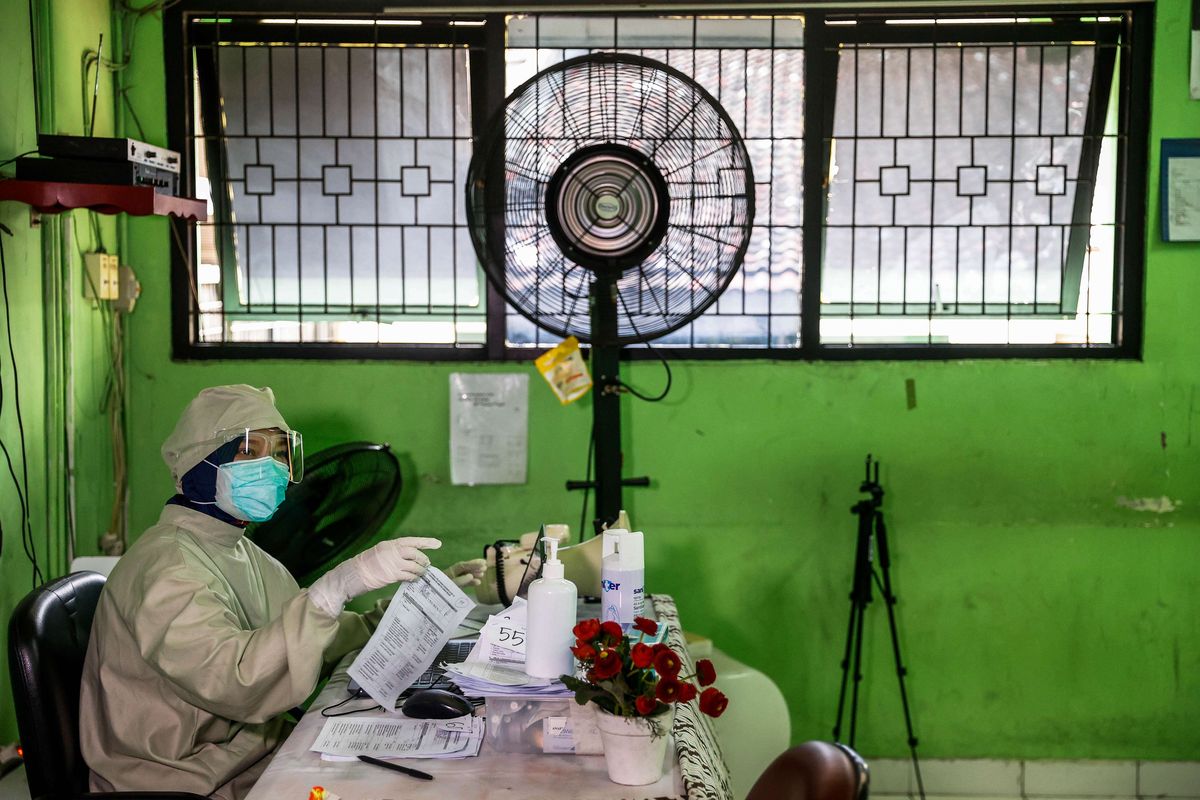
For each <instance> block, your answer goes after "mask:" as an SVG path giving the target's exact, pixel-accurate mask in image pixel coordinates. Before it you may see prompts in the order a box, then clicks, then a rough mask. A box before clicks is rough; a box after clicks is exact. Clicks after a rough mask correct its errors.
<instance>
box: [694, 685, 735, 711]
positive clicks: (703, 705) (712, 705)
mask: <svg viewBox="0 0 1200 800" xmlns="http://www.w3.org/2000/svg"><path fill="white" fill-rule="evenodd" d="M728 705H729V698H728V697H726V696H725V695H723V694H721V691H720V690H719V689H714V688H712V687H709V688H707V689H705V690H704V691H703V692H701V693H700V710H701V711H703V712H704V713H705V714H708V715H709V716H710V717H714V718H715V717H719V716H721V715H722V714H724V713H725V709H726V707H727V706H728Z"/></svg>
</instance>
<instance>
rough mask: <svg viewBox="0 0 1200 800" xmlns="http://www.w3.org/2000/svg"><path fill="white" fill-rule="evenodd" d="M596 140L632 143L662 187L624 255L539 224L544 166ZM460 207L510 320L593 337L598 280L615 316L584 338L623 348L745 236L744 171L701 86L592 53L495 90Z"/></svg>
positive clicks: (596, 144)
mask: <svg viewBox="0 0 1200 800" xmlns="http://www.w3.org/2000/svg"><path fill="white" fill-rule="evenodd" d="M603 147H624V148H630V149H632V150H633V151H636V152H637V153H638V154H640V155H641V156H642V157H643V158H644V159H646V160H647V161H648V162H650V163H651V164H652V165H653V168H654V169H655V170H656V171H657V173H658V175H659V176H661V179H662V182H663V183H664V185H665V190H666V198H667V203H666V208H665V209H663V213H664V214H665V220H664V221H663V224H662V226H661V227H662V231H661V239H660V240H659V241H658V243H657V245H656V246H654V247H653V249H652V250H651V251H650V252H648V253H645V254H642V253H638V254H637V255H638V256H639V257H638V259H636V260H632V262H630V261H629V260H622V259H619V258H614V259H610V260H609V261H608V263H607V264H606V263H603V261H604V260H603V259H600V260H597V259H595V258H592V259H589V258H580V257H579V255H578V253H575V254H572V253H570V252H568V251H567V249H566V248H565V247H564V244H565V243H566V242H564V235H563V232H562V231H559V230H558V229H557V227H555V226H552V225H551V224H549V222H550V220H549V219H548V214H547V211H548V209H547V194H548V190H549V188H550V187H551V186H552V185H553V183H554V180H555V176H556V175H557V174H558V173H559V171H560V170H561V169H562V167H563V165H564V164H565V163H567V162H568V161H569V160H570V159H571V158H572V156H574V155H575V154H576V153H578V152H579V151H581V150H585V149H588V148H603ZM633 183H634V180H633V179H629V180H628V181H627V183H626V184H624V185H623V186H625V187H628V186H631V185H633ZM467 213H468V220H469V222H470V230H471V236H472V240H473V242H474V244H475V247H476V250H477V252H478V254H479V256H480V260H481V262H482V263H483V267H484V270H485V272H486V273H487V275H488V277H489V279H490V280H491V281H492V283H493V285H494V286H495V287H496V288H497V290H498V291H500V292H501V294H503V295H504V297H505V299H506V300H508V302H509V303H510V304H511V305H512V306H513V307H514V308H516V309H517V310H518V311H519V312H520V313H521V314H522V315H523V316H525V317H526V318H527V319H529V320H530V321H531V322H533V323H534V324H535V325H538V326H539V327H541V328H543V329H545V330H547V331H550V332H552V333H555V334H557V335H559V336H569V335H574V336H576V337H578V338H579V339H581V340H583V341H585V342H595V338H596V337H594V335H593V330H592V315H591V308H590V306H591V302H590V301H591V299H592V298H591V295H592V292H593V284H594V283H595V282H596V280H597V278H598V276H602V277H603V279H604V281H605V283H608V282H609V281H610V280H611V281H612V286H613V295H614V297H613V301H614V302H615V305H616V316H617V322H616V333H615V337H614V338H613V339H612V341H611V342H610V341H608V340H607V339H606V341H602V342H597V343H601V344H607V343H614V344H629V343H633V342H638V341H648V340H650V339H654V338H657V337H659V336H662V335H664V334H666V333H669V332H671V331H673V330H676V329H677V328H680V327H682V326H683V325H686V324H687V323H688V322H690V321H692V320H694V319H695V318H696V317H698V316H699V315H700V314H702V313H703V312H704V311H705V309H707V308H708V307H709V306H710V305H712V303H713V302H715V301H716V299H717V298H718V297H719V296H720V294H721V292H722V291H724V289H725V287H726V286H728V284H729V282H730V280H731V279H732V278H733V276H734V275H735V274H736V273H737V270H738V268H739V267H740V265H741V263H742V260H743V258H744V256H745V253H746V248H747V246H748V244H749V239H750V228H751V223H752V221H753V219H754V176H753V171H752V168H751V165H750V158H749V155H748V153H747V151H746V147H745V144H744V142H743V141H742V137H741V135H740V133H739V132H738V130H737V127H736V126H735V124H734V123H733V121H732V119H731V118H730V117H729V115H728V114H727V113H726V112H725V110H724V109H723V108H722V107H721V105H720V103H718V102H717V100H716V99H714V98H713V97H712V95H711V94H709V93H708V91H706V90H705V89H704V88H703V87H701V86H700V85H698V84H697V83H696V82H695V81H693V80H692V79H691V78H689V77H687V76H686V75H684V74H683V73H682V72H680V71H678V70H676V69H674V68H672V67H669V66H667V65H666V64H662V63H660V62H657V61H654V60H652V59H648V58H645V57H642V56H636V55H632V54H627V53H610V52H604V53H592V54H588V55H584V56H579V57H577V58H573V59H569V60H566V61H563V62H561V63H559V64H556V65H554V66H552V67H550V68H548V69H546V70H544V71H542V72H541V73H539V74H537V75H535V76H534V77H533V78H531V79H530V80H528V81H526V82H525V83H524V84H522V85H521V86H520V87H518V88H517V89H516V90H515V91H514V92H513V93H512V94H511V95H510V96H509V98H508V100H507V101H506V103H505V105H504V107H503V108H501V109H500V110H499V111H498V112H497V113H496V115H495V116H494V117H493V119H492V121H491V124H490V125H489V127H488V129H487V134H486V135H485V137H484V138H483V140H482V141H481V142H480V144H479V146H478V147H477V148H476V151H475V154H474V157H473V158H472V161H471V165H470V169H469V171H468V182H467ZM578 232H579V231H578V230H576V231H575V233H578ZM570 233H571V231H568V232H566V234H565V235H566V238H567V239H568V240H570V239H572V238H574V237H571V236H570Z"/></svg>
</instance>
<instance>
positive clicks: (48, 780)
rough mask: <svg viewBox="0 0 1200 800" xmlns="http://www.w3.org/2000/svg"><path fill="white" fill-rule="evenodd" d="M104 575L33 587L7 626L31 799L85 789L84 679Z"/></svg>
mask: <svg viewBox="0 0 1200 800" xmlns="http://www.w3.org/2000/svg"><path fill="white" fill-rule="evenodd" d="M103 588H104V576H103V575H100V574H98V573H95V572H76V573H72V574H71V575H67V576H66V577H65V578H58V579H57V580H53V581H50V582H49V583H47V584H45V585H43V586H41V587H39V588H37V589H34V590H33V591H32V592H30V593H29V594H28V595H26V596H25V598H24V599H23V600H22V601H21V602H20V604H19V605H18V606H17V607H16V609H15V610H14V611H13V614H12V618H11V619H10V620H9V623H8V657H9V671H10V673H11V675H12V689H13V701H14V707H15V708H16V712H17V727H18V729H19V730H20V733H21V746H22V748H23V749H24V752H25V772H26V777H27V779H28V781H29V792H30V795H31V796H33V797H40V796H42V795H47V794H63V795H68V794H73V793H77V792H86V791H87V787H88V768H87V764H86V763H85V762H84V760H83V754H82V753H81V752H80V749H79V681H80V678H81V676H82V675H83V658H84V656H85V655H86V654H87V647H88V637H89V636H90V635H91V632H92V617H93V616H94V615H95V613H96V603H97V601H98V600H99V599H100V590H101V589H103Z"/></svg>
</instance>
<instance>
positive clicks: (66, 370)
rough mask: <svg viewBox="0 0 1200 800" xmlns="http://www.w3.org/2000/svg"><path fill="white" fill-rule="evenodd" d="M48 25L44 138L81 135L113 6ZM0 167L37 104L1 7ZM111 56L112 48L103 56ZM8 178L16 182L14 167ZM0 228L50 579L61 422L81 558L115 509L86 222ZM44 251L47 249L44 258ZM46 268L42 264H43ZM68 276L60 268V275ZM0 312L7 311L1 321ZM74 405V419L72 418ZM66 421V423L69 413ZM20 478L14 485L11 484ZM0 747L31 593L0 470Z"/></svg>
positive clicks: (104, 105)
mask: <svg viewBox="0 0 1200 800" xmlns="http://www.w3.org/2000/svg"><path fill="white" fill-rule="evenodd" d="M37 8H38V13H39V15H40V19H41V20H42V21H43V24H42V28H41V31H40V33H39V40H40V42H41V44H40V45H39V47H41V48H42V51H41V63H42V67H41V69H40V70H39V74H40V76H41V80H42V84H43V99H44V101H45V102H44V104H43V129H44V130H47V131H56V132H61V133H73V134H80V133H83V123H82V120H83V112H82V94H81V88H82V85H81V77H80V68H81V58H82V55H83V51H84V49H85V48H88V47H90V48H95V46H96V42H97V39H98V36H99V34H100V33H101V32H103V33H104V34H105V40H106V42H110V43H111V38H110V37H109V33H110V7H109V2H108V0H50V1H44V0H39V2H38V3H37ZM0 19H3V20H4V23H3V25H0V75H2V76H3V77H2V79H0V109H3V112H2V113H0V161H3V160H5V159H7V158H9V157H11V156H14V155H16V154H18V153H21V152H24V151H27V150H32V149H34V148H35V147H36V130H35V125H34V92H33V88H32V85H33V81H32V71H33V62H32V59H31V56H30V40H29V16H28V4H27V3H26V2H25V0H0ZM105 49H106V51H107V50H108V45H106V48H105ZM113 121H114V106H113V100H112V79H111V77H110V76H109V74H108V73H107V72H104V73H103V74H102V75H101V82H100V96H99V99H98V101H97V104H96V131H97V133H98V134H105V133H107V134H111V133H112V132H113ZM2 171H3V173H4V174H7V175H11V174H12V166H11V165H10V166H8V167H5V168H4V169H3V170H2ZM0 223H3V224H4V225H5V226H7V227H8V228H9V229H10V230H12V232H13V234H14V235H13V236H12V237H7V236H5V237H4V242H3V244H4V254H5V259H6V261H7V265H8V291H9V300H10V308H11V313H12V319H11V323H12V332H13V341H12V345H13V351H14V352H15V354H16V360H17V366H18V370H19V373H18V374H19V378H20V400H21V411H22V417H23V422H24V429H25V442H26V448H27V455H28V467H29V490H30V495H31V498H30V516H31V521H32V528H33V537H34V543H35V547H36V550H37V553H38V557H39V560H40V562H41V567H42V572H43V574H44V575H45V577H46V578H47V579H49V578H53V577H56V576H59V575H62V574H64V573H65V572H66V570H67V564H68V544H67V525H68V518H67V507H68V505H67V503H68V499H67V490H66V486H67V470H68V456H67V447H66V434H65V431H66V424H67V419H68V418H69V417H72V416H73V431H74V448H73V449H74V460H73V469H74V473H75V476H76V489H75V519H76V531H77V538H78V544H77V547H76V552H77V553H78V554H80V555H89V554H94V553H96V552H97V551H98V550H97V545H96V539H97V537H98V536H99V535H100V534H101V533H103V532H104V530H105V528H106V526H107V523H108V518H109V513H110V509H111V503H112V468H111V459H112V448H111V446H110V444H109V433H108V422H107V417H106V416H105V415H104V414H102V413H101V412H100V402H101V397H102V395H103V391H104V381H105V378H106V376H107V363H108V355H107V353H108V349H107V346H106V338H105V329H104V327H103V326H102V324H101V321H100V317H99V314H97V313H96V312H95V311H94V310H93V309H92V308H91V304H90V302H88V301H85V300H84V299H83V297H82V288H81V286H82V284H81V283H80V281H81V280H82V275H83V272H82V271H83V266H82V260H81V259H80V257H79V252H80V251H83V250H90V249H92V248H93V247H94V243H93V241H92V238H91V235H90V234H89V230H90V225H89V222H88V219H87V217H86V216H85V215H84V214H82V213H81V212H74V213H73V214H64V215H60V216H45V217H43V218H42V222H41V225H40V226H39V227H37V228H34V227H31V225H30V214H29V208H28V207H27V206H24V205H20V204H17V203H9V202H6V203H0ZM99 224H100V232H101V238H102V239H103V242H104V244H105V245H107V247H108V248H109V249H110V250H111V249H112V248H114V247H115V246H116V240H117V236H116V233H117V229H116V223H115V221H114V220H113V219H111V218H105V219H101V220H100V221H99ZM44 247H45V248H46V249H44ZM47 255H48V256H49V258H48V259H47V257H46V256H47ZM64 265H65V266H64ZM0 312H2V309H0ZM7 339H8V336H7V334H6V333H4V332H3V329H0V340H3V343H2V345H0V354H2V357H0V381H2V382H3V391H4V397H3V408H2V411H0V437H2V438H3V441H4V444H5V445H6V446H7V447H8V449H9V451H10V452H11V453H12V454H13V456H14V459H15V466H16V468H17V469H18V471H19V470H20V469H21V465H20V461H19V458H20V444H19V442H20V439H19V432H18V425H17V418H16V403H15V400H16V397H17V394H16V391H15V386H14V383H13V373H12V368H11V365H10V362H9V360H8V342H7ZM68 404H69V407H68ZM68 411H70V413H68ZM18 474H19V473H18ZM0 524H2V525H3V538H4V552H3V556H2V557H0V620H3V621H4V625H3V626H0V646H2V647H3V648H4V653H5V655H4V657H3V658H2V659H0V742H5V743H6V742H10V741H13V740H15V739H16V738H17V731H16V723H15V720H14V718H13V713H12V704H11V702H10V697H11V692H10V689H9V680H8V656H7V631H8V625H7V620H8V616H9V614H10V613H11V611H12V609H13V607H14V606H15V605H16V603H17V602H18V601H19V600H20V599H21V598H22V597H23V596H24V595H25V594H26V593H27V592H28V591H29V590H30V588H31V586H32V569H31V567H30V564H29V561H28V560H27V559H26V557H25V554H24V552H23V550H22V546H21V534H20V509H19V505H18V501H17V495H16V491H15V489H14V487H13V483H12V481H11V480H10V479H9V477H8V474H7V470H0Z"/></svg>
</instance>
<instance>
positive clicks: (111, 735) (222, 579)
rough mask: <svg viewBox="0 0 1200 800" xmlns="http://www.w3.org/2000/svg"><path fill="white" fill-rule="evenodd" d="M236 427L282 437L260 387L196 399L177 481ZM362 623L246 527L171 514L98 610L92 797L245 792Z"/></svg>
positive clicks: (169, 451) (176, 464) (88, 721)
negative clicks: (319, 596) (309, 586)
mask: <svg viewBox="0 0 1200 800" xmlns="http://www.w3.org/2000/svg"><path fill="white" fill-rule="evenodd" d="M238 427H245V428H253V429H260V428H273V427H274V428H280V429H282V430H288V428H287V425H286V423H285V422H284V421H283V418H282V417H281V416H280V415H279V413H278V412H277V411H276V410H275V405H274V397H273V396H272V395H271V392H270V390H269V389H266V390H259V389H254V388H251V387H249V386H226V387H217V388H215V389H207V390H205V391H204V392H201V393H200V395H199V396H198V397H197V398H196V399H195V400H193V401H192V403H191V404H190V405H189V406H188V408H187V409H186V410H185V412H184V414H183V417H182V418H181V419H180V421H179V424H178V425H177V426H176V428H175V431H174V432H173V433H172V434H171V436H170V437H169V438H168V439H167V441H166V443H165V444H164V445H163V448H162V454H163V459H164V460H165V461H166V462H167V465H168V466H169V467H170V468H171V473H172V475H173V476H174V478H175V482H176V486H177V487H179V486H180V479H181V478H182V476H183V475H184V474H185V473H187V472H188V470H190V469H192V467H194V466H196V465H197V464H199V463H200V462H201V461H202V460H204V459H205V457H206V456H207V455H208V454H209V453H211V452H212V451H213V450H214V449H215V448H216V447H218V446H219V445H220V444H221V443H220V442H219V441H213V435H214V432H216V431H221V430H226V429H231V428H238ZM369 616H371V617H373V619H368V618H366V617H364V616H363V615H360V614H355V613H351V612H343V613H342V614H341V615H340V616H338V617H337V618H333V617H331V616H329V614H327V613H326V612H324V611H321V610H320V609H318V608H317V607H316V606H315V605H313V603H312V602H311V601H310V600H309V597H308V591H307V590H303V591H302V590H301V589H300V588H299V587H298V586H297V584H296V581H295V580H294V579H293V578H292V576H291V575H290V574H289V573H288V571H287V570H286V569H285V568H284V567H283V565H281V564H280V563H279V562H278V561H276V560H275V559H274V558H272V557H271V556H269V555H267V554H266V553H265V552H263V551H262V550H261V549H260V548H259V547H257V546H256V545H255V544H254V543H253V542H250V541H248V540H246V539H245V537H244V536H243V529H242V528H241V527H238V526H235V525H229V524H226V523H224V522H222V521H220V520H219V519H217V518H215V517H213V516H209V515H207V514H204V513H202V512H199V511H195V510H193V509H190V508H186V507H183V506H178V505H168V506H167V507H166V508H165V509H164V510H163V512H162V515H161V517H159V521H158V524H157V525H155V526H153V527H152V528H150V529H149V530H148V531H146V532H145V533H144V534H143V535H142V536H141V538H139V539H138V540H137V542H136V543H135V544H134V545H133V546H132V547H131V548H130V550H129V552H128V553H126V554H125V555H124V556H123V557H122V558H121V560H120V561H119V562H118V563H117V565H116V568H115V569H114V570H113V572H112V574H111V576H110V577H109V579H108V582H107V584H106V585H105V587H104V591H103V592H102V593H101V595H100V600H99V605H98V607H97V609H96V616H95V620H94V623H93V626H92V635H91V641H90V644H89V646H88V652H87V658H86V661H85V663H84V669H83V680H82V685H81V697H80V701H81V702H80V743H81V745H82V749H83V756H84V759H85V760H86V761H87V764H88V766H89V767H90V768H91V771H92V778H91V788H92V789H93V790H94V791H111V790H114V789H115V790H134V789H148V790H155V789H156V790H178V791H190V792H196V793H198V794H211V795H212V796H214V797H218V798H223V799H224V800H235V799H236V798H239V797H242V796H244V795H245V794H246V792H247V791H248V790H249V788H250V787H251V786H252V785H253V784H254V781H255V780H256V779H257V778H258V776H259V775H260V774H261V772H262V770H263V769H264V768H265V767H266V764H267V762H268V761H269V759H268V758H267V757H268V756H269V755H270V754H271V752H272V751H273V750H274V749H275V747H276V746H277V745H278V744H279V743H280V742H281V741H282V740H283V739H284V738H285V737H286V735H287V733H288V730H289V725H288V723H287V721H286V720H285V719H284V718H282V717H281V716H280V715H281V714H283V713H284V712H285V711H287V710H288V709H290V708H293V707H295V706H297V705H299V704H300V703H302V702H304V700H305V699H306V698H308V697H309V695H310V694H311V693H312V691H313V689H314V688H315V687H316V685H317V682H318V680H319V679H320V677H321V674H322V672H323V670H324V669H325V668H326V666H328V665H332V664H333V663H334V662H336V660H337V659H338V658H340V657H341V656H342V655H344V654H345V653H347V652H349V651H350V650H352V649H354V648H357V647H361V646H362V645H363V644H364V643H365V642H366V640H367V638H368V637H369V635H370V631H371V629H372V627H373V623H374V622H377V621H378V618H377V617H376V616H375V615H374V614H372V615H369Z"/></svg>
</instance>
